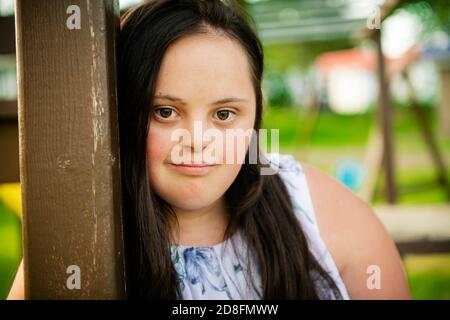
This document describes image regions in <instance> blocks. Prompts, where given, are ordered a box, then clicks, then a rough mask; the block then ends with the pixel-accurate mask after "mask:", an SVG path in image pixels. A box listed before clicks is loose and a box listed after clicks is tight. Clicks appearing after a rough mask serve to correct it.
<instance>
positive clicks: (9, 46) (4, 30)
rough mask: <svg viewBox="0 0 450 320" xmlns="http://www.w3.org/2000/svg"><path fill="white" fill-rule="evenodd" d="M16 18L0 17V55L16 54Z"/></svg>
mask: <svg viewBox="0 0 450 320" xmlns="http://www.w3.org/2000/svg"><path fill="white" fill-rule="evenodd" d="M14 30H15V28H14V16H7V17H2V16H0V34H1V38H2V40H1V41H0V54H14V53H15V52H16V45H15V40H14V39H15V36H14V35H15V32H14Z"/></svg>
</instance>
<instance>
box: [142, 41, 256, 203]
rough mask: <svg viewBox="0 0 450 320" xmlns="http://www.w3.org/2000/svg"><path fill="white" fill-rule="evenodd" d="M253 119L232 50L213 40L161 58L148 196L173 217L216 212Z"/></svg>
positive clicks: (246, 69) (242, 58) (247, 80)
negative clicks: (171, 211)
mask: <svg viewBox="0 0 450 320" xmlns="http://www.w3.org/2000/svg"><path fill="white" fill-rule="evenodd" d="M230 99H231V100H230ZM255 114H256V101H255V92H254V88H253V84H252V81H251V76H250V66H249V62H248V59H247V56H246V54H245V51H244V49H243V48H241V47H240V45H239V44H238V43H237V42H235V41H233V40H231V39H229V38H227V37H225V36H221V35H217V34H212V33H208V34H201V35H192V36H186V37H183V38H180V39H178V40H177V41H176V42H174V43H173V44H172V45H171V46H170V47H169V48H168V50H167V51H166V54H165V56H164V59H163V61H162V65H161V69H160V72H159V75H158V79H157V83H156V90H155V99H154V101H153V103H152V105H151V111H150V117H151V120H150V128H149V134H148V137H147V157H148V160H149V162H148V163H149V168H148V171H149V179H150V184H151V187H152V189H153V190H154V191H155V192H156V193H157V194H158V195H159V196H160V197H161V198H163V199H164V200H165V201H167V202H168V203H169V204H170V205H171V206H172V207H173V208H174V209H175V210H176V209H177V208H178V209H181V210H197V209H202V208H205V207H208V206H210V205H212V204H214V203H215V202H216V201H218V200H219V199H220V198H221V197H222V196H223V194H224V193H225V191H226V190H227V189H228V188H229V187H230V185H231V184H232V183H233V181H234V180H235V178H236V176H237V175H238V173H239V170H240V168H241V166H242V162H243V161H244V158H245V152H246V151H247V148H248V146H249V143H250V140H249V139H243V132H246V133H249V132H251V130H252V129H253V125H254V121H255ZM212 137H215V138H212ZM236 137H237V138H236ZM211 163H213V165H211V166H205V165H208V164H211ZM181 164H185V166H183V165H181ZM195 164H197V165H203V167H202V166H200V167H199V166H197V167H195V166H193V165H195Z"/></svg>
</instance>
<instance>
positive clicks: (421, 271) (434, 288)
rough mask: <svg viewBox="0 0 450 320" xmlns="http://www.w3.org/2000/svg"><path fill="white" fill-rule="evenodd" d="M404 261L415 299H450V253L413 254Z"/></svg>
mask: <svg viewBox="0 0 450 320" xmlns="http://www.w3.org/2000/svg"><path fill="white" fill-rule="evenodd" d="M403 262H404V265H405V269H406V272H407V275H408V282H409V286H410V289H411V293H412V296H413V298H414V299H438V300H449V299H450V254H432V255H411V256H406V257H405V258H404V261H403Z"/></svg>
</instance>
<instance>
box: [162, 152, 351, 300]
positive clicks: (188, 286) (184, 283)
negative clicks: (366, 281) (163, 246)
mask: <svg viewBox="0 0 450 320" xmlns="http://www.w3.org/2000/svg"><path fill="white" fill-rule="evenodd" d="M266 156H267V158H268V159H269V160H270V162H271V166H273V165H278V168H279V169H278V171H279V173H278V174H279V175H280V177H281V179H282V181H284V183H285V185H286V187H287V190H288V192H289V195H290V197H291V200H292V204H293V208H294V212H295V213H296V215H297V217H298V220H299V222H300V224H301V227H302V230H303V231H304V233H305V236H306V238H307V239H308V244H309V249H310V251H311V252H312V254H313V255H314V256H315V257H316V259H317V261H318V262H319V264H320V265H321V266H322V268H323V269H324V270H326V271H327V272H328V273H329V274H330V276H331V277H332V278H333V280H334V281H335V283H336V286H337V288H338V289H339V292H333V291H332V290H331V289H329V288H328V287H324V286H323V282H322V281H320V278H317V279H318V280H317V282H315V285H316V288H317V291H318V294H319V297H320V298H321V299H349V295H348V293H347V290H346V288H345V285H344V283H343V281H342V279H341V277H340V275H339V271H338V269H337V267H336V264H335V263H334V261H333V259H332V257H331V255H330V253H329V251H328V250H327V248H326V246H325V243H324V242H323V240H322V238H321V236H320V233H319V228H318V225H317V223H316V218H315V214H314V208H313V204H312V199H311V196H310V193H309V189H308V185H307V181H306V176H305V173H304V171H303V168H302V167H301V165H300V163H299V162H298V161H297V160H295V158H294V157H293V156H291V155H282V154H267V155H266ZM231 243H233V244H231ZM233 248H235V249H234V250H233ZM245 249H246V248H245V243H244V241H242V237H241V235H240V234H239V232H237V233H235V234H234V235H233V236H232V237H231V238H229V239H227V240H225V241H224V242H222V243H219V244H217V245H215V246H211V247H193V246H186V245H179V244H172V245H171V253H172V261H173V264H174V267H175V270H176V272H177V274H178V279H179V286H180V289H181V293H182V298H183V299H185V300H189V299H208V300H213V299H224V300H226V299H235V300H257V299H262V290H261V285H260V278H259V275H258V274H257V273H256V272H253V273H252V281H250V280H249V279H247V278H248V277H246V270H247V269H246V265H245V261H246V260H245V259H242V257H245V252H246V251H245ZM253 259H254V257H253ZM252 261H254V260H252ZM252 270H254V269H252Z"/></svg>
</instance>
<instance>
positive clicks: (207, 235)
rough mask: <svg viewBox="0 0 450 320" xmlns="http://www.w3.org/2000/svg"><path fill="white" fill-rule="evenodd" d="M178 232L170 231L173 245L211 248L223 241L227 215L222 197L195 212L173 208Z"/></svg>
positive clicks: (174, 229)
mask: <svg viewBox="0 0 450 320" xmlns="http://www.w3.org/2000/svg"><path fill="white" fill-rule="evenodd" d="M174 211H175V214H176V216H177V220H178V226H179V230H178V233H177V230H176V228H173V229H172V235H173V236H172V237H173V239H175V240H174V242H175V243H178V244H182V245H192V246H213V245H216V244H218V243H220V242H222V241H223V240H224V233H225V229H226V227H227V224H228V214H227V211H226V206H225V202H224V199H223V197H222V198H221V199H219V200H217V201H216V202H214V203H213V204H211V205H210V206H208V207H205V208H201V209H196V210H182V209H179V208H174Z"/></svg>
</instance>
